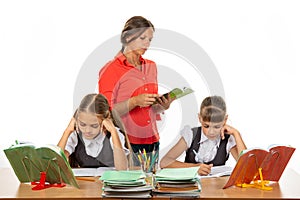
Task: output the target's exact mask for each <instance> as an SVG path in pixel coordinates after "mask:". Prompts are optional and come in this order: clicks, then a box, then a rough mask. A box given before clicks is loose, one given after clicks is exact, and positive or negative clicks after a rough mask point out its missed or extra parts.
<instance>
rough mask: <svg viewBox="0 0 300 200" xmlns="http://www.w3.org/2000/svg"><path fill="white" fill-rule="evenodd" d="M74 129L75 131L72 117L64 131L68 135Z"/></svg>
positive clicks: (74, 122)
mask: <svg viewBox="0 0 300 200" xmlns="http://www.w3.org/2000/svg"><path fill="white" fill-rule="evenodd" d="M75 129H76V120H75V118H74V117H72V119H71V120H70V122H69V125H68V127H67V128H66V130H65V131H67V132H68V133H69V134H71V133H73V132H74V131H75Z"/></svg>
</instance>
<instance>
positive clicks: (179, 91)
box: [155, 87, 194, 103]
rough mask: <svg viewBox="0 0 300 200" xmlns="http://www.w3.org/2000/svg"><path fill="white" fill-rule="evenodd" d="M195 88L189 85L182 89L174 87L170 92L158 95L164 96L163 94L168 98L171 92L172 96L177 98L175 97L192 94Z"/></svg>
mask: <svg viewBox="0 0 300 200" xmlns="http://www.w3.org/2000/svg"><path fill="white" fill-rule="evenodd" d="M193 92H194V90H192V89H191V88H187V87H184V88H183V89H180V88H174V89H173V90H171V91H170V92H168V93H165V94H163V95H162V96H160V97H158V98H162V97H163V96H164V97H165V98H168V95H169V94H170V98H172V99H173V98H175V99H179V98H181V97H183V96H185V95H188V94H191V93H193ZM155 103H158V100H156V101H155Z"/></svg>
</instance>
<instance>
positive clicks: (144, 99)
mask: <svg viewBox="0 0 300 200" xmlns="http://www.w3.org/2000/svg"><path fill="white" fill-rule="evenodd" d="M156 97H158V94H140V95H138V96H135V97H131V98H132V102H133V104H134V105H135V107H136V106H140V107H147V106H150V105H152V104H153V103H154V102H155V101H156Z"/></svg>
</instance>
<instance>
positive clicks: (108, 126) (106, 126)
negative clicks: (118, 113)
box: [101, 118, 117, 134]
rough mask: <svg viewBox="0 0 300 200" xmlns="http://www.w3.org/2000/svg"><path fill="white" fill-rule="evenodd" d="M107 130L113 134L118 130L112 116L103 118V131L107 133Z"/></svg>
mask: <svg viewBox="0 0 300 200" xmlns="http://www.w3.org/2000/svg"><path fill="white" fill-rule="evenodd" d="M106 130H107V131H109V132H110V133H111V134H113V133H114V132H117V131H116V127H115V125H114V123H113V121H112V119H111V118H106V119H104V120H102V123H101V132H103V133H105V132H106Z"/></svg>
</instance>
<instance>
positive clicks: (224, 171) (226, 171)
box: [200, 165, 233, 178]
mask: <svg viewBox="0 0 300 200" xmlns="http://www.w3.org/2000/svg"><path fill="white" fill-rule="evenodd" d="M232 170H233V168H232V167H230V166H226V165H221V166H213V167H212V168H211V172H210V173H209V174H208V175H206V176H200V178H215V177H221V176H230V175H231V173H232Z"/></svg>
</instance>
